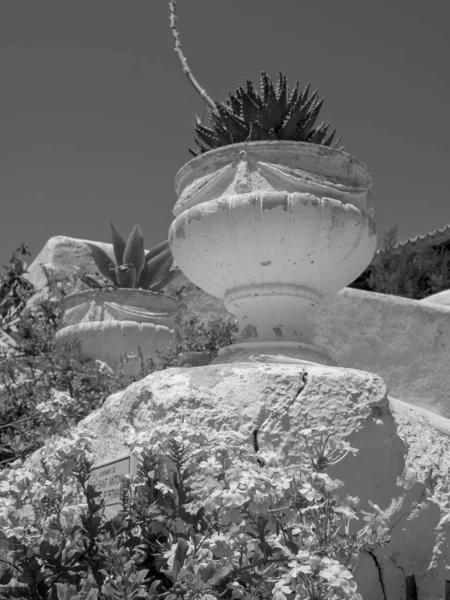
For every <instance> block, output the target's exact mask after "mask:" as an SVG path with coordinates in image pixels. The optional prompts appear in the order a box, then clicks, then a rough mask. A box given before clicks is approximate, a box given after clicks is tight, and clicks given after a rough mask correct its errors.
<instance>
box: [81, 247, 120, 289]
mask: <svg viewBox="0 0 450 600" xmlns="http://www.w3.org/2000/svg"><path fill="white" fill-rule="evenodd" d="M87 245H88V246H89V248H90V249H91V253H92V258H93V259H94V262H95V264H96V266H97V269H98V270H99V271H100V273H101V274H102V275H103V277H106V278H107V279H109V280H110V281H112V282H113V284H114V285H117V277H116V273H115V269H116V265H115V263H114V262H113V261H112V260H111V259H110V258H109V256H108V255H107V254H106V252H105V251H104V250H102V249H101V248H99V247H98V246H96V245H95V244H91V243H89V242H88V243H87Z"/></svg>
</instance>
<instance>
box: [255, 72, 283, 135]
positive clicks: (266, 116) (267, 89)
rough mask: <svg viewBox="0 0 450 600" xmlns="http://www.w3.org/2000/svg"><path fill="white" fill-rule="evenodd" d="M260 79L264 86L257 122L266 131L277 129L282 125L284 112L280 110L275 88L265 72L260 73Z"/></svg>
mask: <svg viewBox="0 0 450 600" xmlns="http://www.w3.org/2000/svg"><path fill="white" fill-rule="evenodd" d="M261 81H262V82H263V86H264V106H263V109H261V110H260V111H259V115H258V122H259V124H260V125H261V127H262V128H263V129H266V130H267V131H270V130H271V129H275V130H277V129H279V128H280V127H281V125H282V122H283V116H284V113H283V111H281V110H280V106H279V104H278V99H277V94H276V92H275V88H274V86H273V83H272V81H271V80H270V78H269V76H268V75H266V73H261Z"/></svg>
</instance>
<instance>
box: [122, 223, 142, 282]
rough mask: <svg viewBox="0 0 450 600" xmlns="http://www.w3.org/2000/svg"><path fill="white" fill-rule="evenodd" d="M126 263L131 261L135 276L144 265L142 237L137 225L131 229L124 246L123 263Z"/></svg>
mask: <svg viewBox="0 0 450 600" xmlns="http://www.w3.org/2000/svg"><path fill="white" fill-rule="evenodd" d="M127 263H131V264H132V265H133V266H134V268H135V270H136V274H137V277H139V273H140V272H141V269H142V267H143V266H144V238H143V236H142V232H141V228H140V227H139V225H135V226H134V227H133V231H132V232H131V233H130V237H129V238H128V240H127V244H126V246H125V251H124V253H123V264H127Z"/></svg>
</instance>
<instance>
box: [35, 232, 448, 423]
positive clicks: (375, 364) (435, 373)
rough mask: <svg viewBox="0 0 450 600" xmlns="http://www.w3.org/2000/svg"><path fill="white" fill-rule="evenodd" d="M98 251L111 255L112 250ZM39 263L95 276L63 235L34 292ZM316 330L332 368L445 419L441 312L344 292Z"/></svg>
mask: <svg viewBox="0 0 450 600" xmlns="http://www.w3.org/2000/svg"><path fill="white" fill-rule="evenodd" d="M96 243H97V244H99V242H96ZM99 245H101V246H102V248H103V249H104V250H105V251H106V252H108V253H109V254H111V256H112V246H111V244H99ZM39 262H42V263H50V264H53V265H54V267H55V269H56V273H55V275H56V276H57V277H61V278H62V277H64V276H70V275H71V274H72V272H73V267H76V266H79V267H80V269H81V271H82V272H85V273H87V274H91V275H93V274H94V273H95V271H96V269H95V265H94V262H93V260H92V258H91V256H90V252H89V249H88V247H87V246H86V244H85V243H84V242H83V240H76V239H73V238H67V237H64V236H57V237H54V238H51V239H50V240H49V241H48V242H47V244H46V245H45V247H44V248H43V250H42V251H41V252H40V254H39V255H38V256H37V258H36V259H35V261H34V262H33V263H32V264H31V265H30V267H29V275H28V278H29V279H30V280H31V281H32V282H33V283H34V284H35V285H36V286H37V287H41V286H42V285H44V284H45V278H44V276H43V274H42V270H41V267H40V266H39V264H38V263H39ZM165 291H166V290H165ZM167 293H169V294H172V295H175V296H176V297H178V298H179V299H180V300H182V302H183V303H184V304H185V305H186V306H187V312H188V314H189V315H191V316H192V317H195V316H198V317H199V318H200V320H202V321H208V320H210V319H212V318H214V317H216V316H218V315H229V313H228V312H227V311H226V310H225V309H224V308H223V305H222V304H221V302H220V301H219V300H217V299H216V298H213V297H212V296H209V295H208V294H205V293H204V292H202V291H201V290H199V288H197V287H196V286H195V285H193V284H192V283H190V282H189V281H187V279H186V278H185V277H184V276H183V275H181V274H180V276H179V277H177V278H176V279H175V280H173V281H172V283H171V284H170V286H168V287H167ZM315 324H316V337H315V340H314V341H315V343H316V344H318V345H319V346H323V347H324V348H325V349H326V350H327V351H328V353H329V355H330V356H331V358H333V359H334V360H336V361H337V363H338V364H340V365H342V366H346V367H351V368H358V369H362V370H367V371H370V372H372V373H376V374H378V375H380V376H381V377H382V378H383V379H384V381H385V382H386V383H387V385H388V388H389V392H390V394H392V396H394V397H396V398H399V399H401V400H404V401H405V402H408V403H412V404H416V405H418V406H422V407H425V408H429V409H430V410H432V411H435V412H437V413H440V414H442V415H445V416H450V369H449V368H448V366H449V356H450V308H449V307H448V306H443V305H438V304H433V305H432V304H429V303H427V302H425V301H420V302H419V301H416V300H410V299H407V298H400V297H397V296H388V295H384V294H374V293H371V292H363V291H360V290H354V289H351V288H345V289H344V290H342V291H341V292H338V293H337V294H335V295H334V296H333V297H332V298H330V299H329V300H327V301H326V302H325V303H324V304H323V305H322V306H321V308H320V309H319V311H318V313H317V316H316V319H315Z"/></svg>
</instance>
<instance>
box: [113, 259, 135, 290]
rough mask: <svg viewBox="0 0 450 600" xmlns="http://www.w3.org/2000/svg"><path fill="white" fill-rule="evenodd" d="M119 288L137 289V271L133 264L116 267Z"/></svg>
mask: <svg viewBox="0 0 450 600" xmlns="http://www.w3.org/2000/svg"><path fill="white" fill-rule="evenodd" d="M116 276H117V286H118V287H120V288H134V287H136V269H135V268H134V265H132V264H131V263H129V264H124V265H120V267H116Z"/></svg>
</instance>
